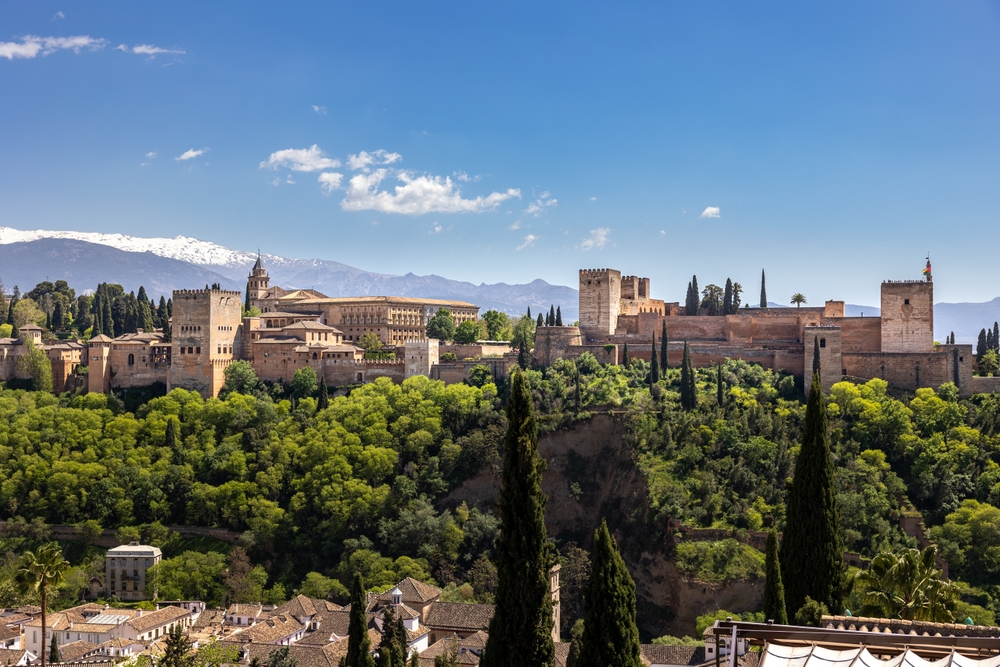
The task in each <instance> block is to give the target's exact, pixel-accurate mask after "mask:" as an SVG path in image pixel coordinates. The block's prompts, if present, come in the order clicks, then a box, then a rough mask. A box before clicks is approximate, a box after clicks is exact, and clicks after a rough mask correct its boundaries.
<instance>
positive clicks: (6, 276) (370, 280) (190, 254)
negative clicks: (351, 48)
mask: <svg viewBox="0 0 1000 667" xmlns="http://www.w3.org/2000/svg"><path fill="white" fill-rule="evenodd" d="M261 257H262V258H263V259H264V264H265V266H266V267H267V270H268V272H269V273H270V275H271V284H272V285H280V286H282V287H286V288H313V289H317V290H319V291H320V292H323V293H324V294H327V295H329V296H351V295H359V294H371V295H375V294H397V295H401V296H419V297H426V298H436V299H455V300H461V301H469V302H472V303H475V304H477V305H479V306H481V307H482V308H483V311H484V312H485V311H486V310H488V309H490V308H496V309H498V310H502V311H505V312H507V313H509V314H517V313H522V312H524V310H525V308H527V307H529V306H530V307H531V308H532V310H533V311H534V312H538V310H539V309H540V308H548V306H549V305H550V304H557V305H560V306H561V307H562V311H563V317H564V318H565V319H566V320H567V321H570V322H572V321H573V320H575V319H577V318H578V317H579V314H578V313H579V311H578V301H577V290H575V289H573V288H571V287H566V286H562V285H552V284H549V283H547V282H545V281H544V280H534V281H532V282H530V283H526V284H512V285H508V284H506V283H495V284H492V285H487V284H486V283H482V284H479V285H475V284H473V283H470V282H463V281H458V280H450V279H448V278H444V277H442V276H438V275H427V276H418V275H415V274H413V273H407V274H405V275H391V274H385V273H374V272H371V271H365V270H363V269H359V268H356V267H353V266H349V265H347V264H343V263H341V262H336V261H332V260H323V259H293V258H289V257H280V256H278V255H270V254H266V253H263V254H262V255H261ZM256 259H257V255H256V254H255V253H252V252H247V251H243V250H233V249H232V248H227V247H225V246H221V245H218V244H216V243H211V242H208V241H201V240H199V239H194V238H190V237H186V236H177V237H174V238H142V237H138V236H128V235H125V234H101V233H95V232H76V231H50V230H19V229H13V228H11V227H0V279H2V280H3V283H4V285H5V286H6V288H7V290H8V292H9V291H10V290H11V289H13V287H14V285H19V286H20V287H21V289H22V291H27V290H28V289H30V288H31V287H33V286H34V285H35V284H36V283H38V282H40V281H42V280H52V281H55V280H59V279H63V280H66V281H67V282H69V283H70V285H71V286H73V287H74V288H76V289H78V290H86V289H94V288H95V287H96V286H97V285H98V284H99V283H102V282H109V283H118V284H120V285H122V286H124V287H125V289H126V290H136V289H138V288H139V285H145V287H146V290H147V291H148V292H149V293H150V294H151V295H154V296H156V295H159V294H169V292H171V291H172V290H174V289H183V288H197V287H201V286H204V285H205V284H207V283H215V282H217V283H220V284H221V285H222V286H223V287H225V288H228V289H234V290H240V291H243V290H244V289H245V287H246V276H247V273H248V272H249V269H250V267H251V266H252V265H253V263H254V261H256ZM768 305H769V306H771V307H781V306H786V304H779V303H769V304H768ZM862 313H863V314H864V315H865V316H870V317H877V316H878V314H879V309H878V307H876V306H865V305H855V304H847V315H848V316H852V317H858V316H860V315H861V314H862ZM934 318H935V319H934V334H935V338H936V339H938V340H944V338H945V337H946V336H947V335H948V334H949V333H950V332H952V331H954V332H955V338H956V341H957V342H959V343H972V344H975V342H976V337H977V336H978V334H979V330H980V329H982V328H983V327H986V326H990V325H992V324H993V322H994V321H998V320H1000V297H997V298H995V299H993V300H992V301H987V302H985V303H938V304H936V306H935V313H934Z"/></svg>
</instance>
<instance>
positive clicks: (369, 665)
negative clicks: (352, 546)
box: [344, 572, 375, 667]
mask: <svg viewBox="0 0 1000 667" xmlns="http://www.w3.org/2000/svg"><path fill="white" fill-rule="evenodd" d="M344 667H375V661H374V660H373V659H372V654H371V641H370V640H369V639H368V617H367V616H366V615H365V583H364V580H363V579H362V578H361V573H360V572H355V573H354V586H352V587H351V620H350V623H349V624H348V629H347V656H346V657H345V658H344Z"/></svg>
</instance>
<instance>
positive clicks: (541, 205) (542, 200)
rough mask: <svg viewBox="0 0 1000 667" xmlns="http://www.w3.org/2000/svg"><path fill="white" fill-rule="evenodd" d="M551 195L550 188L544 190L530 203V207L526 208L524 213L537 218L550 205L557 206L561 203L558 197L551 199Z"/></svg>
mask: <svg viewBox="0 0 1000 667" xmlns="http://www.w3.org/2000/svg"><path fill="white" fill-rule="evenodd" d="M550 197H551V195H550V194H549V192H548V190H546V191H545V192H543V193H542V194H541V195H539V196H538V199H536V200H535V201H533V202H531V203H530V204H528V208H526V209H524V213H526V214H528V215H533V216H535V217H536V218H537V217H538V216H540V215H541V214H542V211H544V210H545V209H546V208H548V207H550V206H557V205H558V204H559V200H558V199H550Z"/></svg>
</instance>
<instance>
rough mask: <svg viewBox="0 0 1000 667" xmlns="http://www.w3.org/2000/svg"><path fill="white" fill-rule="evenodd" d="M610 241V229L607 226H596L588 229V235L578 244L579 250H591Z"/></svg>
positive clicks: (601, 246)
mask: <svg viewBox="0 0 1000 667" xmlns="http://www.w3.org/2000/svg"><path fill="white" fill-rule="evenodd" d="M610 242H611V230H610V229H608V228H607V227H598V228H597V229H591V230H590V236H588V237H587V238H585V239H584V240H583V242H582V243H581V244H580V250H593V249H594V248H598V249H600V248H603V247H604V246H606V245H607V244H608V243H610Z"/></svg>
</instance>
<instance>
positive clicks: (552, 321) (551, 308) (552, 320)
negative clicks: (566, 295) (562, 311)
mask: <svg viewBox="0 0 1000 667" xmlns="http://www.w3.org/2000/svg"><path fill="white" fill-rule="evenodd" d="M555 325H556V307H555V306H549V326H550V327H554V326H555Z"/></svg>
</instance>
